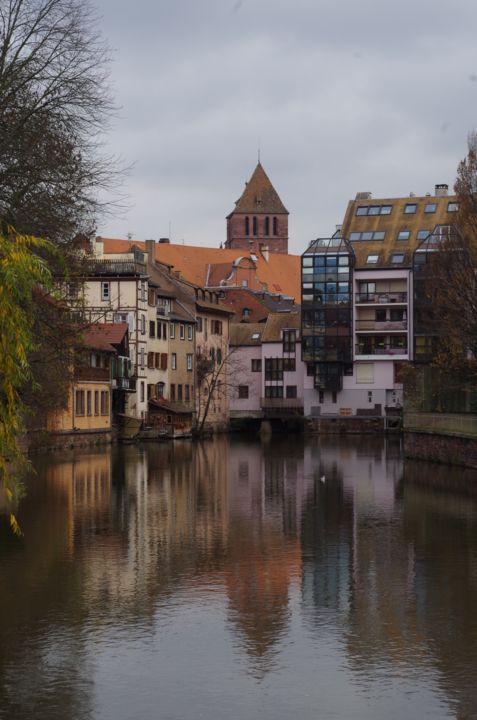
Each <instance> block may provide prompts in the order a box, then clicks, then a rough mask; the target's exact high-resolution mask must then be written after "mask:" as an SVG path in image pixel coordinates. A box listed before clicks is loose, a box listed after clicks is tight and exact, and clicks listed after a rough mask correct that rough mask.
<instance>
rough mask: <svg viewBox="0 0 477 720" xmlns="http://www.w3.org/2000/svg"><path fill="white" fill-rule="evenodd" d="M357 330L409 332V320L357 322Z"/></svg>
mask: <svg viewBox="0 0 477 720" xmlns="http://www.w3.org/2000/svg"><path fill="white" fill-rule="evenodd" d="M356 330H357V331H358V332H362V331H363V330H376V331H378V332H379V331H380V332H384V331H386V330H407V320H356Z"/></svg>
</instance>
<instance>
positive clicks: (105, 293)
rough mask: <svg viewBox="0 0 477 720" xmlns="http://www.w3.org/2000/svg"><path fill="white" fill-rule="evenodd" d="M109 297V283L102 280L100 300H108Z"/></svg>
mask: <svg viewBox="0 0 477 720" xmlns="http://www.w3.org/2000/svg"><path fill="white" fill-rule="evenodd" d="M110 299H111V283H109V282H102V283H101V300H110Z"/></svg>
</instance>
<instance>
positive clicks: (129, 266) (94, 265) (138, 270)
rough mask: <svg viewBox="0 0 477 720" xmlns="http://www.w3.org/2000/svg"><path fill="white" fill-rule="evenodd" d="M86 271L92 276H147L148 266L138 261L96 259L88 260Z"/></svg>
mask: <svg viewBox="0 0 477 720" xmlns="http://www.w3.org/2000/svg"><path fill="white" fill-rule="evenodd" d="M86 271H87V272H89V273H90V274H91V275H145V274H146V265H145V263H140V262H137V261H136V260H117V259H111V260H106V259H104V260H103V259H96V260H88V262H87V263H86ZM144 299H145V298H144Z"/></svg>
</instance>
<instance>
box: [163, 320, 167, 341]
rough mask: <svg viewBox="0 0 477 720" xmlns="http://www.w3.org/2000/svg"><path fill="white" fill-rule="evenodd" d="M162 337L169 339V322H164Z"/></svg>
mask: <svg viewBox="0 0 477 720" xmlns="http://www.w3.org/2000/svg"><path fill="white" fill-rule="evenodd" d="M162 337H163V339H164V340H167V323H162Z"/></svg>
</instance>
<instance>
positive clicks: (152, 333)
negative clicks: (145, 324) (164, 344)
mask: <svg viewBox="0 0 477 720" xmlns="http://www.w3.org/2000/svg"><path fill="white" fill-rule="evenodd" d="M149 337H150V338H155V337H156V321H155V320H149Z"/></svg>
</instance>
